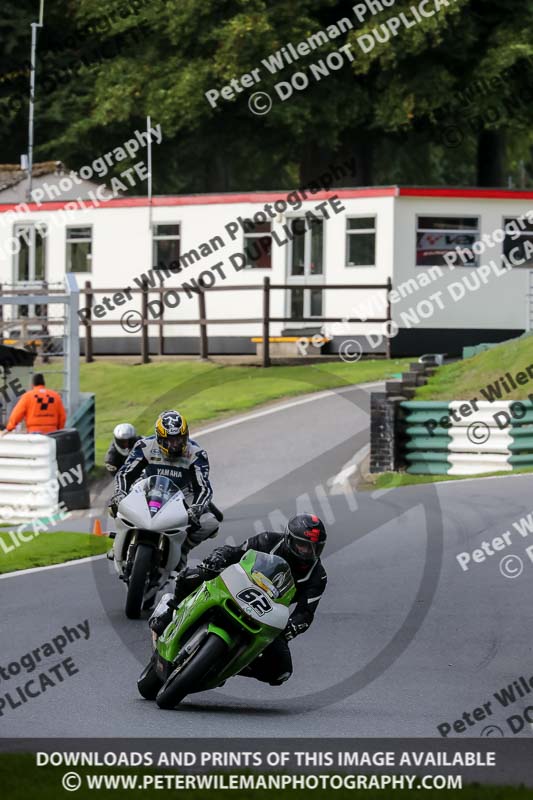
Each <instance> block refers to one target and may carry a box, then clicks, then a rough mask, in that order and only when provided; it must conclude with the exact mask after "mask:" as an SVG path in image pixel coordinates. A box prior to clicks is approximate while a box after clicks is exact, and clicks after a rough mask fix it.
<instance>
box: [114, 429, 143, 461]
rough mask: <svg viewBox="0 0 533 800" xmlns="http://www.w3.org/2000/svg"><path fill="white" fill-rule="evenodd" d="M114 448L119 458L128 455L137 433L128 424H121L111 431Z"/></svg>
mask: <svg viewBox="0 0 533 800" xmlns="http://www.w3.org/2000/svg"><path fill="white" fill-rule="evenodd" d="M113 436H114V439H115V447H116V448H117V450H118V452H119V453H120V455H121V456H127V455H129V452H130V450H131V448H132V447H133V445H134V444H135V442H136V441H137V439H138V438H139V437H138V436H137V431H136V430H135V428H134V426H133V425H130V423H129V422H121V423H120V425H117V426H116V428H115V430H114V431H113Z"/></svg>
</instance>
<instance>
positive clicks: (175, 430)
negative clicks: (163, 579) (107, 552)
mask: <svg viewBox="0 0 533 800" xmlns="http://www.w3.org/2000/svg"><path fill="white" fill-rule="evenodd" d="M151 475H165V476H166V477H168V478H170V479H171V480H173V481H174V483H176V484H177V485H178V486H179V487H180V488H181V490H182V491H183V494H184V497H185V502H186V503H187V505H188V514H189V525H188V527H187V538H186V539H185V541H184V542H183V545H182V552H181V560H180V563H179V565H177V568H178V569H180V568H182V567H183V566H184V565H185V563H186V561H187V555H188V553H189V551H190V550H192V548H193V547H196V546H197V545H199V544H200V543H201V542H203V541H204V540H205V539H208V538H211V537H213V536H216V534H217V533H218V528H219V523H218V521H217V519H216V518H215V516H214V514H213V513H212V512H211V511H210V510H209V503H210V501H211V498H212V496H213V489H212V486H211V482H210V480H209V459H208V457H207V453H206V451H205V450H203V449H202V448H201V447H200V446H199V445H198V444H197V443H196V442H195V441H193V440H192V439H190V438H189V426H188V425H187V421H186V419H185V417H183V416H182V414H180V413H179V412H178V411H164V412H163V413H162V414H160V416H159V417H158V419H157V421H156V424H155V434H154V435H153V436H146V437H144V438H142V439H139V441H138V442H137V443H136V445H135V447H134V448H133V449H132V451H131V452H130V454H129V456H128V458H127V459H126V462H125V463H124V465H123V466H122V467H121V468H120V469H119V470H118V472H117V473H116V475H115V494H114V495H113V497H112V498H111V500H110V504H109V509H110V513H111V515H112V516H115V515H116V510H117V507H118V504H119V503H120V501H121V500H122V499H123V498H124V497H125V496H126V495H127V494H128V492H129V491H130V489H131V487H132V485H133V484H134V483H135V481H137V480H138V479H139V478H141V477H143V478H149V477H150V476H151Z"/></svg>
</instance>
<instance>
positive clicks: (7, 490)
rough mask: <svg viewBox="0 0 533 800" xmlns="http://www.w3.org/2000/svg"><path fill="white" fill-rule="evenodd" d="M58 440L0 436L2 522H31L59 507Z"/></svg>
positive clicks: (35, 436) (47, 515)
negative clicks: (56, 441)
mask: <svg viewBox="0 0 533 800" xmlns="http://www.w3.org/2000/svg"><path fill="white" fill-rule="evenodd" d="M58 502H59V484H58V481H57V461H56V443H55V441H54V439H52V438H50V437H49V436H40V435H39V434H32V433H30V434H19V433H12V434H7V435H6V436H3V437H2V438H0V522H27V521H31V520H33V519H37V518H39V517H49V516H51V515H52V514H56V513H57V511H58V510H59V505H58Z"/></svg>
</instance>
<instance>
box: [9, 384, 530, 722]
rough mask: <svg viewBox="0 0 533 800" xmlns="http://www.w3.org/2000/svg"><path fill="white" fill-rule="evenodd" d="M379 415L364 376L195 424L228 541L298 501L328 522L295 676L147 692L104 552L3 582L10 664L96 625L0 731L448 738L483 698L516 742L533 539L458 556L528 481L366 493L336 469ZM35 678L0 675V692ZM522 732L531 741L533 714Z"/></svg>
mask: <svg viewBox="0 0 533 800" xmlns="http://www.w3.org/2000/svg"><path fill="white" fill-rule="evenodd" d="M368 422H369V418H368V391H367V390H362V389H358V388H352V389H349V390H343V391H341V392H331V393H325V394H323V395H320V396H318V397H316V398H312V399H310V398H303V399H302V400H300V401H295V402H294V403H293V404H289V405H288V406H284V407H283V408H282V409H281V410H280V409H276V408H274V409H269V410H268V413H267V414H265V413H264V412H260V413H259V414H252V415H249V418H248V419H247V420H245V421H244V422H240V424H236V425H235V424H229V425H227V426H212V427H211V428H208V429H207V430H206V431H205V432H204V435H203V436H202V437H200V436H198V439H199V440H200V441H201V442H202V443H204V444H205V446H206V448H207V449H208V450H209V453H210V457H211V462H212V470H213V481H214V484H215V486H216V499H217V501H218V503H219V504H220V505H221V507H222V508H224V509H225V511H226V519H225V522H224V525H223V528H222V530H221V533H220V534H219V537H218V542H220V543H222V542H224V541H225V540H228V539H229V541H232V540H235V541H240V540H242V539H244V538H246V536H247V535H249V533H250V532H253V531H254V530H256V529H260V528H262V527H268V526H269V524H270V523H274V524H275V522H276V521H277V520H279V519H280V518H281V515H282V514H289V513H294V511H295V510H296V509H301V508H304V507H306V508H309V507H310V508H312V509H313V510H314V511H316V512H317V513H319V514H321V515H322V517H323V518H324V519H325V520H326V521H327V523H328V530H329V533H330V539H329V547H328V550H327V551H326V557H325V566H326V569H327V572H328V576H329V583H328V588H327V591H326V594H325V596H324V598H323V600H322V602H321V604H320V608H319V612H318V613H317V616H316V619H315V622H314V624H313V626H312V627H311V628H310V630H309V631H308V632H307V633H306V634H305V635H304V636H302V637H300V638H299V639H298V640H296V641H295V642H293V644H292V645H291V649H292V652H293V658H294V676H293V678H292V679H291V680H290V681H289V682H288V683H287V684H285V685H284V686H282V687H280V688H272V687H269V686H265V685H263V684H260V683H258V682H256V681H252V680H250V679H247V678H235V679H233V680H231V681H228V683H227V684H226V686H225V687H224V688H223V689H220V690H217V691H214V692H210V693H202V694H198V695H194V696H191V697H189V698H188V699H187V700H186V701H184V703H183V704H182V705H181V706H180V708H179V709H178V710H175V711H172V712H169V711H166V712H163V711H159V710H158V709H157V708H156V706H155V705H153V704H151V703H149V702H147V701H144V700H142V699H141V698H140V697H139V696H138V694H137V690H136V686H135V683H136V679H137V676H138V674H139V672H140V670H141V669H142V667H143V666H144V664H145V663H146V661H147V660H148V657H149V653H150V647H149V637H148V632H147V626H146V623H145V622H144V621H129V620H127V619H126V618H125V617H124V613H123V606H124V587H123V586H122V584H121V583H120V582H119V581H118V580H117V579H116V577H115V575H114V574H113V573H112V565H111V564H110V563H108V562H107V561H106V560H105V559H99V560H95V561H92V562H90V563H82V564H77V565H73V566H64V567H59V568H55V569H48V570H43V571H38V572H33V573H31V574H25V575H24V574H23V575H19V576H13V577H7V578H5V579H3V580H0V595H1V602H2V622H1V627H0V641H1V650H0V653H1V656H0V664H2V665H6V664H8V663H9V662H10V661H18V660H20V658H21V657H22V656H23V655H24V654H25V653H27V652H28V651H31V650H32V649H33V648H36V647H38V646H40V645H41V644H43V643H44V642H46V641H48V640H50V639H51V638H52V637H54V636H56V635H57V634H58V633H59V632H60V630H61V628H62V626H64V625H67V626H70V627H72V626H75V625H76V624H77V623H80V622H83V621H84V620H88V621H89V625H90V638H89V640H88V641H83V640H80V641H75V642H73V643H72V644H70V645H69V646H68V648H67V649H66V651H65V653H64V655H63V657H66V656H70V657H71V658H72V659H73V661H74V663H75V665H76V668H77V669H78V670H79V671H78V673H77V674H75V675H73V676H71V677H69V678H66V679H65V680H64V682H63V683H60V684H58V685H57V686H55V687H54V688H49V689H47V691H46V692H44V693H43V694H41V695H40V696H38V697H36V698H34V699H32V700H30V701H29V702H27V703H25V704H24V705H22V706H21V707H19V708H16V709H4V714H3V716H1V717H0V732H1V733H0V736H10V737H36V736H38V737H112V736H117V737H118V736H130V737H132V736H135V737H137V736H139V737H142V736H147V737H151V736H167V737H172V736H179V737H200V736H203V737H205V736H223V737H268V736H274V737H279V736H284V737H290V736H313V737H347V736H350V737H370V736H373V737H392V736H394V737H407V736H438V735H439V734H438V731H437V726H438V725H441V724H443V723H445V722H449V723H453V721H454V720H456V719H458V718H460V717H461V716H462V714H463V713H464V712H465V711H469V712H471V711H473V709H474V708H476V707H479V706H482V705H483V703H486V702H487V701H489V700H491V701H492V711H493V713H492V715H490V716H488V717H487V719H486V720H483V721H481V720H480V721H475V720H474V723H475V724H474V725H473V726H472V727H468V729H467V730H466V731H465V732H464V733H463V734H461V735H462V736H479V735H480V734H481V733H482V731H483V730H484V729H486V727H487V726H488V725H489V724H490V725H493V724H495V725H498V726H499V727H500V728H501V729H502V731H503V732H504V733H505V735H507V736H510V735H511V732H510V730H509V726H508V724H507V723H506V721H505V720H506V718H507V717H508V716H510V715H511V714H515V713H518V711H519V710H520V709H521V708H524V707H525V706H526V705H528V704H532V705H533V692H532V694H531V696H530V697H531V699H530V700H529V701H528V698H527V697H525V698H524V699H520V700H519V702H517V703H516V704H515V705H513V706H512V707H511V708H508V709H504V708H502V707H501V706H499V704H498V703H497V702H496V700H495V699H494V697H493V694H494V692H498V691H500V690H501V688H502V687H504V686H506V685H507V684H509V683H511V682H512V681H513V680H515V679H518V678H519V677H520V676H521V675H523V676H524V677H525V678H526V679H527V678H529V677H530V676H531V675H533V652H532V647H531V631H532V629H533V604H532V603H531V585H532V578H533V562H532V561H531V560H530V559H529V558H528V557H527V555H526V554H525V552H524V551H525V548H526V547H527V546H528V544H529V542H528V540H527V539H526V538H522V537H521V536H520V535H519V534H518V533H516V532H515V533H516V535H515V536H513V545H512V546H510V547H509V548H507V549H506V550H505V551H503V552H501V553H497V554H496V555H495V556H493V557H488V558H487V560H486V561H485V562H484V563H477V564H476V563H473V564H472V565H471V568H470V569H469V571H468V572H463V571H462V570H461V568H460V566H459V564H458V562H457V559H456V556H457V554H458V553H459V552H462V551H467V550H472V549H474V548H476V547H480V545H481V542H483V541H490V540H491V539H492V538H493V537H494V536H499V535H500V534H502V533H503V532H505V531H507V530H509V529H511V528H512V523H513V522H515V521H517V520H519V519H520V518H521V517H523V516H524V515H527V514H528V513H530V512H531V508H532V499H531V498H532V493H531V488H530V487H531V480H532V478H531V477H530V476H527V475H525V476H514V477H507V478H494V479H489V480H484V481H467V482H450V483H442V484H440V485H439V486H438V487H435V486H433V485H422V486H413V487H409V488H404V489H398V490H389V491H385V492H374V493H369V492H361V493H354V492H353V490H352V489H351V487H350V486H349V485H348V484H343V483H342V481H341V479H337V482H336V483H335V482H334V478H335V476H336V475H338V473H339V472H340V471H341V470H342V469H343V467H344V466H345V465H346V464H347V463H348V462H350V460H351V459H352V458H353V456H354V455H355V454H356V453H358V452H360V451H361V449H362V448H364V447H365V445H366V444H367V443H368ZM332 479H333V481H332ZM343 489H344V490H343ZM269 520H270V521H269ZM531 539H532V542H531V543H533V534H531ZM212 544H214V542H213V543H210V544H209V546H208V545H205V546H202V548H199V549H198V551H196V553H195V554H196V555H198V556H199V557H201V556H202V555H205V553H207V552H208V550H209V549H210V548H211V547H212ZM508 554H515V555H520V556H521V557H522V559H523V563H524V571H523V573H522V574H521V575H520V576H519V577H517V578H514V579H511V578H506V577H504V576H503V575H502V574H501V572H500V569H499V564H500V561H501V557H503V556H506V555H508ZM59 660H60V659H59V658H58V657H55V658H54V657H53V658H50V659H49V660H48V661H47V662H46V665H45V666H46V668H48V667H49V666H50V665H52V664H55V663H57V662H58V661H59ZM43 666H44V665H43ZM43 666H41V667H39V668H38V669H37V670H36V673H37V672H38V671H39V670H40V669H42V668H43ZM36 673H33V676H34V675H35V674H36ZM31 677H32V674H29V675H28V678H31ZM25 680H26V676H25V674H23V675H19V676H18V678H11V679H10V680H8V681H0V693H1V694H4V693H5V692H6V691H8V690H9V689H10V688H14V687H15V686H16V685H20V684H21V683H23V682H24V681H25ZM491 733H493V731H491ZM484 735H487V732H485V734H484ZM519 735H525V736H528V735H529V736H530V735H531V726H530V725H529V724H528V725H526V726H525V727H524V730H523V731H522V732H521V734H519Z"/></svg>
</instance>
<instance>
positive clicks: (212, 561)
mask: <svg viewBox="0 0 533 800" xmlns="http://www.w3.org/2000/svg"><path fill="white" fill-rule="evenodd" d="M226 566H227V564H226V559H225V558H224V556H223V555H222V553H220V552H219V551H218V550H214V551H213V552H212V553H211V554H210V555H208V556H207V558H204V560H203V561H202V567H203V568H204V569H205V570H207V571H208V572H214V573H216V574H217V575H218V574H219V573H220V572H222V570H223V569H224V568H225V567H226Z"/></svg>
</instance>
